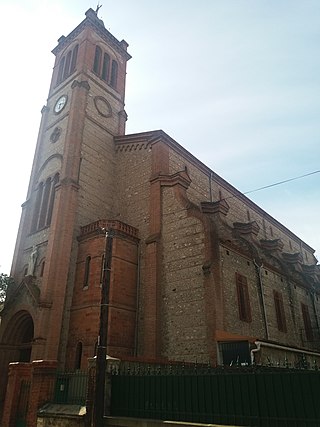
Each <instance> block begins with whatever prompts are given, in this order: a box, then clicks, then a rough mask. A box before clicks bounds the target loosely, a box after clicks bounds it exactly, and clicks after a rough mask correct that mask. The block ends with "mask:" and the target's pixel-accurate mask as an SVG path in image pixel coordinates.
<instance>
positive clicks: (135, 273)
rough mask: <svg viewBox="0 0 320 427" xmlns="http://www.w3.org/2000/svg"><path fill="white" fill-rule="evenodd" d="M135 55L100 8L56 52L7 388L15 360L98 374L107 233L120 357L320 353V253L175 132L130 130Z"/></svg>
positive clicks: (21, 242)
mask: <svg viewBox="0 0 320 427" xmlns="http://www.w3.org/2000/svg"><path fill="white" fill-rule="evenodd" d="M127 47H128V44H127V43H126V42H125V41H124V40H123V41H120V42H119V41H118V40H117V39H116V38H115V37H114V36H113V35H112V34H110V32H109V31H108V30H107V29H106V28H105V27H104V24H103V22H102V21H101V20H100V19H99V18H98V17H97V14H96V13H95V12H94V11H93V10H92V9H89V10H88V11H87V12H86V18H85V19H84V21H82V22H81V23H80V24H79V25H78V27H76V28H75V29H74V30H73V31H72V32H71V33H70V34H69V35H68V36H67V37H64V36H62V37H61V38H60V39H59V40H58V45H57V46H56V47H55V48H54V50H53V53H54V55H55V58H56V59H55V65H54V69H53V75H52V82H51V86H50V90H49V96H48V101H47V105H46V106H45V107H43V109H42V119H41V124H40V130H39V136H38V141H37V146H36V152H35V157H34V163H33V167H32V172H31V177H30V184H29V189H28V194H27V199H26V201H25V203H24V204H23V206H22V216H21V222H20V228H19V233H18V237H17V243H16V248H15V254H14V259H13V264H12V276H13V277H14V279H15V283H16V285H15V286H14V287H12V288H11V289H9V291H8V295H7V300H6V303H5V307H4V310H3V311H2V313H1V318H2V319H1V326H0V350H1V352H0V369H1V374H0V383H1V384H0V389H1V390H5V382H6V375H5V372H6V370H7V365H8V363H9V362H11V361H30V360H39V359H44V360H58V363H59V366H60V367H61V368H66V369H71V370H73V369H85V368H86V364H87V359H88V358H89V357H92V356H93V355H94V354H95V351H96V346H97V339H98V334H99V314H100V301H101V283H102V281H103V275H104V268H103V266H104V260H105V255H106V254H105V248H106V244H105V243H106V233H105V231H106V230H112V231H113V233H114V236H113V240H112V263H111V281H110V301H109V322H108V354H109V355H111V356H117V357H120V358H121V357H123V358H125V357H143V358H146V359H158V360H159V359H167V360H177V361H183V360H184V361H195V360H197V361H200V362H207V361H209V360H210V361H211V362H212V363H217V364H230V363H235V362H237V361H238V362H240V363H251V361H255V362H257V363H267V361H270V360H273V361H278V360H282V361H283V360H284V359H286V360H287V361H288V363H291V364H299V363H302V362H303V363H309V364H312V363H313V361H314V360H320V341H319V339H320V331H319V313H320V299H319V298H320V286H319V285H320V269H319V266H318V265H317V260H316V258H315V257H314V250H313V249H312V248H311V247H310V246H308V245H307V244H306V243H305V242H303V241H301V240H300V239H299V238H298V237H297V236H296V235H295V234H294V233H293V232H291V231H290V230H288V229H287V228H286V227H284V226H283V225H282V224H280V223H279V222H278V221H277V220H276V219H274V218H272V217H271V216H270V215H269V214H268V213H266V212H265V211H263V210H262V209H261V208H260V207H259V206H257V205H256V204H254V203H253V202H252V201H250V200H249V199H248V198H247V197H245V196H244V195H243V194H242V193H240V192H239V191H238V190H236V189H235V188H234V187H233V186H231V185H230V184H229V183H228V182H226V181H225V180H224V179H222V178H221V177H220V176H218V175H217V174H215V173H214V172H213V171H212V170H210V169H209V168H208V167H207V166H206V165H204V164H203V163H202V162H200V161H199V160H198V159H196V158H195V157H194V156H193V155H192V154H190V153H189V152H188V151H187V150H186V149H184V148H183V146H181V145H179V144H178V143H177V142H176V141H174V140H173V139H172V138H170V136H168V135H167V134H166V133H165V132H163V131H161V130H157V131H150V132H144V133H138V134H130V135H126V134H125V123H126V119H127V117H126V112H125V110H124V98H125V78H126V63H127V61H128V60H129V59H130V55H129V53H128V52H127ZM2 393H4V392H3V391H2ZM1 398H2V399H3V395H2V396H1Z"/></svg>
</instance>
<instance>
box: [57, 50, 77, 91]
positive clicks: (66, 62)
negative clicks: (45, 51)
mask: <svg viewBox="0 0 320 427" xmlns="http://www.w3.org/2000/svg"><path fill="white" fill-rule="evenodd" d="M78 50H79V45H76V46H75V47H74V48H73V49H71V50H69V52H68V53H67V55H64V56H63V57H62V58H61V60H60V64H59V70H58V77H57V84H59V83H61V82H62V81H63V80H64V79H66V78H67V77H69V76H70V75H71V74H72V73H73V72H74V71H75V70H76V64H77V56H78Z"/></svg>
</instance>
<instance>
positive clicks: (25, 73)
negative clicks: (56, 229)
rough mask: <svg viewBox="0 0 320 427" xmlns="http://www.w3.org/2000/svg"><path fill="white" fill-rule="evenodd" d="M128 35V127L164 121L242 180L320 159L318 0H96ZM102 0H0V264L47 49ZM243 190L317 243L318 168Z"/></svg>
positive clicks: (44, 85)
mask: <svg viewBox="0 0 320 427" xmlns="http://www.w3.org/2000/svg"><path fill="white" fill-rule="evenodd" d="M101 3H102V8H101V9H100V11H99V17H100V18H101V19H102V20H103V21H104V24H105V27H106V28H107V29H108V30H109V31H110V32H111V33H112V34H113V35H114V36H115V37H116V38H118V40H122V39H125V40H126V41H127V42H128V43H129V48H128V51H129V53H130V54H131V55H132V59H131V60H130V61H129V63H128V68H127V73H128V74H127V91H126V111H127V113H128V122H127V133H134V132H142V131H148V130H155V129H162V130H164V131H165V132H166V133H168V134H169V135H170V136H171V137H172V138H173V139H175V140H176V141H177V142H179V143H180V144H181V145H183V146H184V147H185V148H186V149H187V150H188V151H190V152H191V153H192V154H193V155H195V156H196V157H197V158H199V159H200V160H201V161H202V162H203V163H205V164H206V165H207V166H209V167H210V168H211V169H212V170H213V171H214V172H216V173H217V174H219V175H220V176H222V177H223V178H224V179H225V180H227V181H228V182H229V183H231V184H232V185H233V186H235V187H236V188H237V189H238V190H240V191H242V192H247V191H250V190H254V189H257V188H260V187H264V186H268V185H271V184H274V183H276V182H280V181H284V180H287V179H291V178H295V177H298V176H301V175H305V174H310V173H312V172H316V171H319V170H320V120H319V114H320V1H319V0H303V1H302V0H299V1H296V0H197V1H190V0H162V1H158V0H134V1H133V0H121V1H120V2H118V1H117V2H116V1H113V2H111V1H108V2H107V1H106V2H104V1H103V0H101ZM96 6H97V3H96V2H95V3H93V2H90V1H87V0H77V1H73V2H72V1H68V2H67V1H66V0H64V1H62V0H55V1H53V0H28V2H26V1H25V0H10V1H7V0H1V13H2V20H1V21H2V22H1V27H0V36H1V52H2V60H1V63H2V66H1V67H0V79H1V97H2V102H1V103H0V113H1V130H2V138H1V143H0V159H1V166H0V195H1V200H2V209H1V211H0V212H1V213H0V272H2V273H7V274H8V273H9V272H10V267H11V260H12V255H13V250H14V244H15V240H16V235H17V231H18V227H19V220H20V214H21V204H22V203H23V202H24V201H25V198H26V194H27V186H28V182H29V176H30V171H31V166H32V159H33V155H34V150H35V145H36V139H37V133H38V129H39V124H40V118H41V114H40V111H41V108H42V106H43V105H45V104H46V99H47V95H48V91H49V84H50V79H51V73H52V67H53V63H54V55H53V54H52V53H51V50H52V49H53V48H54V47H55V46H56V44H57V40H58V38H59V37H60V36H61V35H65V36H67V35H68V34H69V33H70V32H71V31H72V30H73V29H74V28H75V27H76V26H77V25H78V24H79V23H80V22H81V21H82V20H83V19H84V18H85V15H84V14H85V12H86V10H88V9H89V8H90V7H91V8H93V9H95V8H96ZM248 197H249V198H250V199H251V200H253V201H254V202H255V203H257V204H258V205H259V206H260V207H262V208H263V209H264V210H266V211H267V212H268V213H269V214H270V215H272V216H273V217H275V218H276V219H277V220H278V221H280V222H281V223H282V224H283V225H285V226H286V227H287V228H289V229H290V230H291V231H293V232H294V233H295V234H296V235H297V236H298V237H299V238H301V239H302V240H304V241H305V242H306V243H308V244H309V245H310V246H311V247H313V248H314V249H315V250H316V256H317V257H318V258H319V254H320V232H319V228H320V227H319V225H318V221H319V214H320V173H314V174H312V175H309V176H307V177H304V178H301V179H297V180H293V181H290V182H288V183H285V184H282V185H279V186H274V187H271V188H268V189H265V190H261V191H257V192H253V193H250V194H248Z"/></svg>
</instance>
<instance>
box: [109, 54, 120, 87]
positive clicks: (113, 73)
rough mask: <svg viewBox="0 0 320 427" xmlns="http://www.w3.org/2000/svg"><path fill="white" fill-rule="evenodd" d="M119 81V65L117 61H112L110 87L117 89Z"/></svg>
mask: <svg viewBox="0 0 320 427" xmlns="http://www.w3.org/2000/svg"><path fill="white" fill-rule="evenodd" d="M117 81H118V64H117V62H116V61H114V60H113V61H112V66H111V79H110V85H111V86H112V87H114V88H116V87H117Z"/></svg>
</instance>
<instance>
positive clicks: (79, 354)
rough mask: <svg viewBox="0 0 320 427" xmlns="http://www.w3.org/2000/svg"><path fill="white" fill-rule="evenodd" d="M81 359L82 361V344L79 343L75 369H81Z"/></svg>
mask: <svg viewBox="0 0 320 427" xmlns="http://www.w3.org/2000/svg"><path fill="white" fill-rule="evenodd" d="M81 359H82V342H81V341H79V342H78V344H77V347H76V356H75V361H74V369H81Z"/></svg>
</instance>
